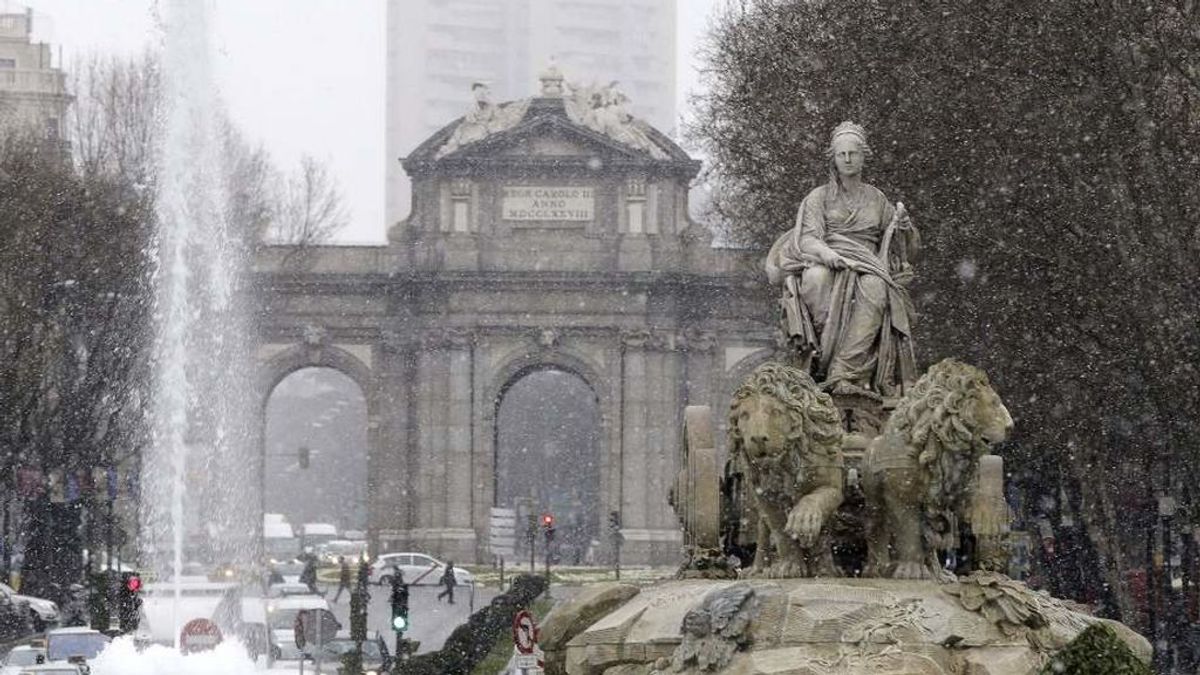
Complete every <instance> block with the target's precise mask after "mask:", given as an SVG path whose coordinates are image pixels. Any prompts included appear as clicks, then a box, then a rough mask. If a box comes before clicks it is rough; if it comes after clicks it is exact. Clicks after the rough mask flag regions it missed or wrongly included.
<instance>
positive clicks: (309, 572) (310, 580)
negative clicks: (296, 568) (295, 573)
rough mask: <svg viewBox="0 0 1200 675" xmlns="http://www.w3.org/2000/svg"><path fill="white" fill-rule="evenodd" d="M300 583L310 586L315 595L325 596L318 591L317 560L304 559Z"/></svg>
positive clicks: (310, 557) (311, 558) (309, 588)
mask: <svg viewBox="0 0 1200 675" xmlns="http://www.w3.org/2000/svg"><path fill="white" fill-rule="evenodd" d="M300 583H302V584H304V585H305V586H308V590H309V592H311V593H312V594H313V595H323V594H322V593H321V592H320V591H318V590H317V559H316V558H314V557H312V556H309V557H307V558H305V559H304V569H303V570H302V571H301V572H300Z"/></svg>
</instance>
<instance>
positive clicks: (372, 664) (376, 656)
mask: <svg viewBox="0 0 1200 675" xmlns="http://www.w3.org/2000/svg"><path fill="white" fill-rule="evenodd" d="M354 649H355V643H354V640H353V639H352V638H351V637H350V631H348V630H340V631H338V633H337V637H336V638H334V639H333V640H332V641H330V642H329V643H328V644H325V645H323V646H322V647H321V660H322V661H324V662H325V663H338V662H340V661H341V658H342V654H345V653H347V652H352V651H354ZM362 666H363V672H364V673H376V674H378V673H386V672H388V670H389V669H390V668H391V667H392V656H391V654H389V653H388V648H387V642H386V641H385V640H384V639H383V636H382V635H380V634H379V632H378V631H368V632H367V639H366V641H365V642H363V646H362Z"/></svg>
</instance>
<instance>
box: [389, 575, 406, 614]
mask: <svg viewBox="0 0 1200 675" xmlns="http://www.w3.org/2000/svg"><path fill="white" fill-rule="evenodd" d="M391 602H392V611H393V612H394V613H395V612H399V613H400V614H402V615H403V616H404V617H405V619H407V618H408V584H406V583H404V572H401V571H400V568H399V567H393V568H392V597H391Z"/></svg>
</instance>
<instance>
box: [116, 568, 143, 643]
mask: <svg viewBox="0 0 1200 675" xmlns="http://www.w3.org/2000/svg"><path fill="white" fill-rule="evenodd" d="M141 609H142V578H141V577H140V576H138V575H137V574H135V573H133V572H122V573H121V587H120V588H119V589H118V591H117V623H118V624H119V625H120V627H121V632H122V633H132V632H133V631H135V630H137V627H138V614H139V613H140V611H141Z"/></svg>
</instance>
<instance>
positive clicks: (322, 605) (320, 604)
mask: <svg viewBox="0 0 1200 675" xmlns="http://www.w3.org/2000/svg"><path fill="white" fill-rule="evenodd" d="M302 609H330V607H329V601H328V600H326V599H325V598H323V597H321V596H319V595H293V596H289V597H286V598H276V599H273V600H271V601H269V603H268V604H267V625H268V626H270V628H271V632H272V633H273V636H272V637H273V638H274V645H273V647H272V649H274V650H275V660H276V661H299V660H300V657H301V654H300V650H299V649H298V648H297V647H296V635H295V626H296V615H297V614H299V613H300V610H302Z"/></svg>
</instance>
